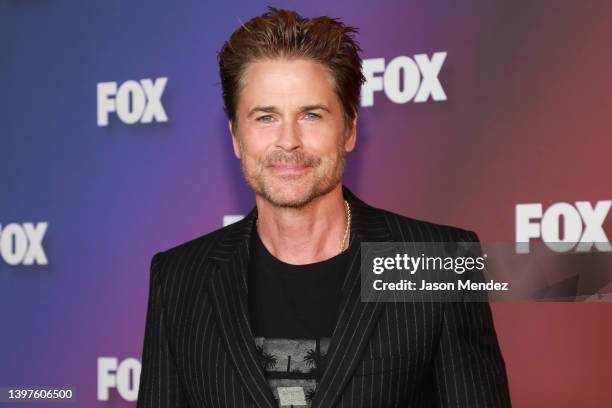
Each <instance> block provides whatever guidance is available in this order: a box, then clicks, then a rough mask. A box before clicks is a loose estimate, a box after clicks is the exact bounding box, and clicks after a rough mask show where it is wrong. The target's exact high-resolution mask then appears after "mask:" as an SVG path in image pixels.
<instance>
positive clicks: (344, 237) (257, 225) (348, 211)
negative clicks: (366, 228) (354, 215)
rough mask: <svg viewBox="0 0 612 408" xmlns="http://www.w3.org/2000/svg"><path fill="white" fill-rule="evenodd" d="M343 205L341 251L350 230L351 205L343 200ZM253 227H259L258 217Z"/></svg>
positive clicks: (345, 244) (343, 248)
mask: <svg viewBox="0 0 612 408" xmlns="http://www.w3.org/2000/svg"><path fill="white" fill-rule="evenodd" d="M344 207H345V208H346V229H345V230H344V236H343V237H342V242H341V243H340V252H343V251H344V250H345V249H346V248H345V246H346V247H347V246H348V245H347V242H346V240H347V238H348V236H349V232H350V231H351V206H350V205H349V203H348V201H346V200H344ZM255 227H256V228H259V218H256V219H255Z"/></svg>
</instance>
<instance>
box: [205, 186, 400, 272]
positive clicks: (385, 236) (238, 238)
mask: <svg viewBox="0 0 612 408" xmlns="http://www.w3.org/2000/svg"><path fill="white" fill-rule="evenodd" d="M342 194H343V196H344V198H345V199H346V200H347V201H348V203H349V206H350V207H351V218H352V220H351V233H350V237H351V238H350V239H351V242H353V241H354V240H355V241H359V242H385V241H391V240H392V232H391V228H390V225H389V223H388V220H387V219H386V217H385V215H384V211H383V210H380V209H378V208H374V207H371V206H369V205H368V204H366V203H364V202H363V201H361V200H360V199H359V198H358V197H357V196H356V195H355V194H353V192H351V190H349V189H348V187H346V186H344V185H343V186H342ZM256 220H257V207H253V209H251V211H250V212H249V213H248V214H247V215H246V216H245V217H244V218H243V219H242V220H240V221H238V222H236V223H234V224H232V225H231V226H230V227H229V228H228V231H227V232H226V233H225V235H223V236H222V237H221V239H220V240H219V242H218V243H217V245H216V246H215V247H214V248H213V249H212V252H211V254H210V258H211V259H215V260H216V261H219V262H229V261H231V259H232V258H234V257H236V255H237V253H238V252H239V251H240V248H241V247H243V246H245V247H246V249H247V251H248V250H249V245H250V240H251V232H252V231H253V226H254V224H255V221H256ZM247 255H248V253H247ZM245 272H246V271H245Z"/></svg>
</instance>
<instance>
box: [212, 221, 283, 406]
mask: <svg viewBox="0 0 612 408" xmlns="http://www.w3.org/2000/svg"><path fill="white" fill-rule="evenodd" d="M255 219H256V212H255V210H253V211H251V213H250V214H249V215H248V216H247V217H245V219H243V220H241V221H239V222H238V223H236V225H235V226H234V227H233V228H232V229H230V231H228V233H227V234H226V236H225V237H223V238H222V239H221V240H220V242H219V243H218V244H217V246H216V248H215V250H214V252H213V254H211V258H212V259H214V260H215V262H216V263H217V265H218V268H217V270H216V271H215V273H213V274H212V276H211V279H210V294H211V298H212V304H213V308H214V312H215V315H216V317H217V324H218V326H219V328H220V330H221V334H222V337H223V342H224V343H225V346H226V347H227V350H228V352H229V355H230V358H231V359H232V361H233V363H234V366H235V368H236V373H237V374H238V376H239V377H240V379H241V380H242V383H243V385H244V386H245V388H246V389H247V391H248V393H249V394H250V396H251V398H252V400H253V401H254V402H255V405H256V406H258V407H260V408H264V407H267V408H276V407H277V403H276V401H275V399H274V395H273V394H272V391H271V389H270V386H269V384H268V382H267V381H266V378H265V376H264V372H263V368H262V367H261V364H260V362H259V355H258V353H257V349H256V346H255V341H254V339H253V334H252V331H251V325H250V322H249V313H248V289H247V269H248V263H249V240H250V233H251V229H252V227H253V222H254V220H255Z"/></svg>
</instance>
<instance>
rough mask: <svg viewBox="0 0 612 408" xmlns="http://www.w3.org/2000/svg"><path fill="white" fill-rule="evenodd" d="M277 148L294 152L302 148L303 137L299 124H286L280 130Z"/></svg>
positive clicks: (291, 122)
mask: <svg viewBox="0 0 612 408" xmlns="http://www.w3.org/2000/svg"><path fill="white" fill-rule="evenodd" d="M276 146H277V147H280V148H281V149H283V150H285V151H292V150H295V149H297V148H299V147H301V146H302V135H301V131H300V127H299V125H298V124H297V123H295V122H293V121H290V122H285V123H284V124H283V126H282V127H281V129H280V134H279V136H278V140H277V141H276Z"/></svg>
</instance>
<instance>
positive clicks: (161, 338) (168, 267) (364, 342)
mask: <svg viewBox="0 0 612 408" xmlns="http://www.w3.org/2000/svg"><path fill="white" fill-rule="evenodd" d="M343 194H344V196H345V198H346V199H347V200H348V202H349V204H350V206H351V211H352V217H353V218H352V225H351V237H352V238H351V239H352V240H355V241H356V242H353V243H354V244H359V242H377V241H378V242H387V241H413V242H435V241H470V242H472V241H477V240H478V238H477V236H476V234H474V233H473V232H469V231H465V230H461V229H458V228H453V227H448V226H442V225H437V224H432V223H427V222H424V221H418V220H414V219H411V218H408V217H403V216H400V215H397V214H394V213H391V212H388V211H385V210H381V209H376V208H373V207H370V206H369V205H367V204H365V203H364V202H362V201H361V200H359V199H358V198H357V197H356V196H355V195H353V194H352V193H351V192H350V191H349V190H348V189H347V188H346V187H344V188H343ZM256 218H257V213H256V209H253V210H252V211H251V212H250V213H249V214H248V215H247V216H246V217H245V218H244V219H243V220H241V221H239V222H237V223H235V224H232V225H229V226H227V227H224V228H222V229H220V230H217V231H214V232H212V233H210V234H207V235H204V236H202V237H199V238H196V239H194V240H191V241H189V242H186V243H183V244H181V245H179V246H177V247H174V248H171V249H169V250H166V251H164V252H159V253H157V254H155V255H154V256H153V259H152V260H151V277H150V292H149V301H148V309H147V320H146V329H145V337H144V347H143V355H142V371H141V376H140V388H139V393H138V404H137V406H138V407H139V408H152V407H163V408H169V407H241V408H242V407H258V408H275V407H276V406H277V405H276V404H277V403H276V401H275V400H274V397H273V394H272V391H271V389H270V387H269V385H268V383H267V381H266V379H265V376H264V371H263V368H262V367H261V365H260V364H259V360H258V355H257V351H256V346H255V342H254V340H253V336H252V333H251V329H250V323H249V318H248V316H249V313H248V310H247V307H248V301H247V290H248V288H247V273H248V270H247V269H248V262H249V243H250V234H251V231H252V227H253V223H254V222H255V220H256ZM356 252H359V251H356ZM359 256H360V254H359V253H357V255H356V256H355V259H354V260H353V262H351V263H350V264H351V265H352V266H351V267H350V268H349V270H348V271H347V276H346V279H345V281H344V283H343V286H342V292H341V293H340V294H339V295H340V296H341V311H340V314H339V318H338V321H337V323H336V327H335V329H334V332H333V336H332V338H331V343H330V346H329V351H328V355H327V358H328V360H327V368H326V369H325V371H324V373H323V376H322V378H321V381H320V383H319V385H318V386H317V390H316V394H315V398H314V400H313V403H312V406H313V407H317V408H324V407H346V408H360V407H381V408H382V407H469V408H481V407H482V408H485V407H486V408H492V407H509V406H510V397H509V392H508V383H507V378H506V371H505V365H504V361H503V358H502V355H501V352H500V349H499V345H498V342H497V337H496V334H495V329H494V325H493V320H492V316H491V311H490V307H489V304H488V303H364V302H361V301H360V271H359V269H360V268H359V258H358V257H359Z"/></svg>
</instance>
